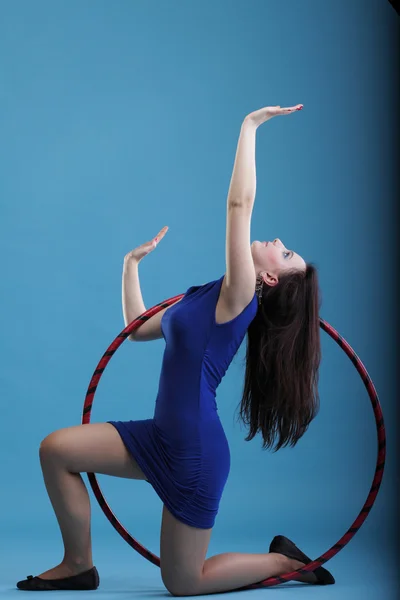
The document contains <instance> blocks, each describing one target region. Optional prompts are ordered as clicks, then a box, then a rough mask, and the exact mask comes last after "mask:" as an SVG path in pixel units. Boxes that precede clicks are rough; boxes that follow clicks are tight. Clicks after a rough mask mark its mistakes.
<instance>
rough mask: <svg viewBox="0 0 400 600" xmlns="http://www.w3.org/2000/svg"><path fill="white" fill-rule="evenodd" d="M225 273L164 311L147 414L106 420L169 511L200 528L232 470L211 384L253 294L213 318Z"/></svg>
mask: <svg viewBox="0 0 400 600" xmlns="http://www.w3.org/2000/svg"><path fill="white" fill-rule="evenodd" d="M223 279H224V275H223V276H222V277H220V278H219V279H217V280H215V281H211V282H209V283H205V284H204V285H201V286H192V287H190V288H189V289H188V290H187V292H186V293H185V295H184V297H183V298H182V300H181V301H180V302H178V303H176V304H174V305H173V306H171V307H170V308H168V310H166V311H165V313H164V315H163V317H162V320H161V330H162V333H163V337H164V339H165V341H166V347H165V350H164V356H163V361H162V368H161V375H160V382H159V388H158V394H157V399H156V404H155V410H154V416H153V418H152V419H145V420H138V421H108V422H109V423H111V424H112V425H114V427H116V429H117V430H118V432H119V434H120V435H121V438H122V440H123V441H124V443H125V445H126V447H127V449H128V451H129V452H130V454H131V455H132V456H133V457H134V459H135V460H136V462H137V463H138V465H139V466H140V468H141V469H142V471H143V473H144V474H145V476H146V478H147V479H148V481H149V483H150V484H151V485H152V486H153V488H154V490H155V491H156V493H157V494H158V496H159V497H160V498H161V500H162V501H163V503H164V504H165V506H166V507H167V508H168V510H169V511H170V512H171V513H172V514H173V515H174V516H175V517H176V518H177V519H178V520H180V521H182V522H183V523H186V524H187V525H191V526H192V527H199V528H201V529H209V528H211V527H213V525H214V522H215V518H216V515H217V513H218V507H219V503H220V499H221V496H222V492H223V490H224V487H225V484H226V481H227V478H228V474H229V469H230V453H229V445H228V441H227V439H226V436H225V432H224V429H223V427H222V424H221V421H220V418H219V415H218V408H217V403H216V390H217V387H218V385H219V384H220V382H221V380H222V378H223V377H224V375H225V373H226V371H227V369H228V367H229V365H230V363H231V361H232V359H233V357H234V356H235V354H236V352H237V350H238V348H239V346H240V344H241V342H242V341H243V338H244V336H245V334H246V331H247V328H248V326H249V325H250V323H251V321H252V320H253V319H254V317H255V315H256V312H257V306H258V305H257V296H256V294H254V296H253V298H252V300H251V302H250V303H249V304H248V305H247V306H246V308H245V309H244V310H243V311H242V312H241V313H240V314H239V315H238V316H237V317H235V318H234V319H232V320H231V321H228V322H227V323H222V324H218V323H216V321H215V310H216V306H217V302H218V298H219V294H220V290H221V286H222V281H223Z"/></svg>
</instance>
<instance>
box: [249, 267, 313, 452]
mask: <svg viewBox="0 0 400 600" xmlns="http://www.w3.org/2000/svg"><path fill="white" fill-rule="evenodd" d="M319 308H320V292H319V286H318V274H317V270H316V268H315V266H314V265H312V264H307V265H306V270H305V272H304V271H291V272H288V273H285V274H283V275H281V276H280V277H279V282H278V283H277V284H276V285H275V286H274V287H272V286H269V285H266V284H264V285H263V295H262V303H261V305H260V306H259V308H258V311H257V314H256V316H255V318H254V319H253V321H252V322H251V323H250V326H249V328H248V330H247V334H246V335H247V350H246V358H245V362H246V372H245V380H244V388H243V397H242V400H241V402H240V414H239V420H240V419H242V421H243V422H244V423H245V424H246V425H249V426H250V427H249V434H248V436H247V437H246V438H245V439H246V441H250V440H252V439H253V438H254V436H255V435H256V434H257V433H258V432H259V431H260V432H261V435H262V438H263V444H262V447H263V449H265V448H272V447H273V446H274V444H275V443H276V447H275V449H274V451H275V452H276V451H277V450H279V449H280V448H282V447H284V446H288V445H289V446H292V447H293V446H295V445H296V444H297V442H298V440H299V439H300V438H301V437H302V435H303V434H304V433H305V432H306V430H307V428H308V426H309V424H310V423H311V421H312V420H313V419H314V417H315V416H316V415H317V413H318V410H319V394H318V369H319V365H320V362H321V344H320V327H319Z"/></svg>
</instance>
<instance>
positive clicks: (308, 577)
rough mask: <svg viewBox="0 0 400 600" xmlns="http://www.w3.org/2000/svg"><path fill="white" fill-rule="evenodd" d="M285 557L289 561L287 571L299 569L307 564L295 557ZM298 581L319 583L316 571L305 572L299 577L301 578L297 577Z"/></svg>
mask: <svg viewBox="0 0 400 600" xmlns="http://www.w3.org/2000/svg"><path fill="white" fill-rule="evenodd" d="M282 556H284V554H282ZM285 558H286V560H287V561H288V570H287V571H286V572H287V573H291V572H292V571H297V569H301V568H302V567H305V565H306V563H303V562H300V561H299V560H294V559H293V558H287V557H285ZM296 581H301V582H302V583H318V579H317V576H316V575H315V574H314V573H305V574H304V575H302V576H301V577H299V579H296Z"/></svg>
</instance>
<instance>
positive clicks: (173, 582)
mask: <svg viewBox="0 0 400 600" xmlns="http://www.w3.org/2000/svg"><path fill="white" fill-rule="evenodd" d="M211 532H212V529H199V528H197V527H191V526H190V525H186V524H185V523H182V522H181V521H179V520H178V519H176V518H175V517H174V516H173V515H172V514H171V513H170V511H169V510H168V509H167V507H166V506H165V505H164V507H163V514H162V525H161V539H160V563H161V564H160V566H161V577H162V580H163V583H164V585H165V587H166V588H167V590H168V591H169V592H170V593H171V594H173V595H177V596H180V595H188V594H189V595H192V594H196V593H197V591H198V589H199V584H200V582H201V579H202V573H203V566H204V562H205V560H206V554H207V549H208V545H209V543H210V538H211Z"/></svg>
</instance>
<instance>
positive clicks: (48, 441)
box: [39, 429, 66, 461]
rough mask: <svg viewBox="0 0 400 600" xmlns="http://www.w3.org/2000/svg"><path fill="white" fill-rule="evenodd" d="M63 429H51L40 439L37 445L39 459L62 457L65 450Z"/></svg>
mask: <svg viewBox="0 0 400 600" xmlns="http://www.w3.org/2000/svg"><path fill="white" fill-rule="evenodd" d="M64 431H65V430H63V429H59V430H57V431H53V432H52V433H50V434H49V435H47V436H46V437H45V438H44V439H43V440H42V441H41V443H40V446H39V457H40V460H41V461H44V460H48V459H49V458H52V459H54V458H62V457H63V455H64V454H65V450H66V444H65V434H64Z"/></svg>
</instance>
